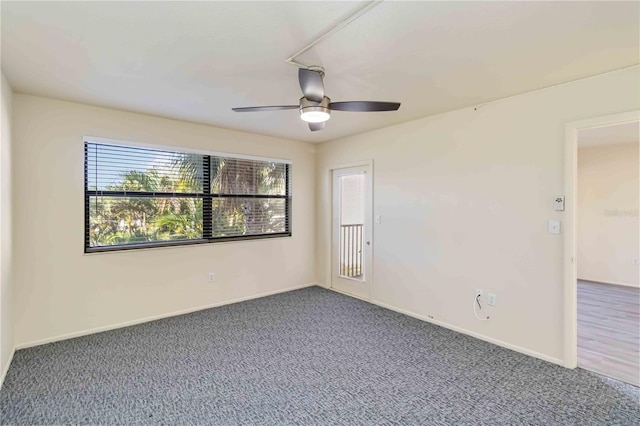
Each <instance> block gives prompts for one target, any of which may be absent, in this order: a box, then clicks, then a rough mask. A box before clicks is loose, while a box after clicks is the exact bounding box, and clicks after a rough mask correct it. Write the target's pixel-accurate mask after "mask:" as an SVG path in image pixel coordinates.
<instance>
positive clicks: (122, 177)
mask: <svg viewBox="0 0 640 426" xmlns="http://www.w3.org/2000/svg"><path fill="white" fill-rule="evenodd" d="M84 170H85V173H84V178H85V179H84V185H85V197H84V198H85V207H84V208H85V252H86V253H90V252H98V251H111V250H124V249H133V248H147V247H158V246H168V245H184V244H200V243H211V242H217V241H229V240H238V239H254V238H269V237H282V236H291V165H290V164H288V163H286V162H283V161H276V160H267V159H246V158H238V157H234V156H232V155H229V156H227V155H222V156H221V155H204V154H198V153H189V152H177V151H165V150H156V149H148V148H141V147H133V146H121V145H115V144H103V143H94V142H85V145H84Z"/></svg>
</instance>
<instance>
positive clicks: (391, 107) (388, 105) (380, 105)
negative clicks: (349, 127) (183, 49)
mask: <svg viewBox="0 0 640 426" xmlns="http://www.w3.org/2000/svg"><path fill="white" fill-rule="evenodd" d="M329 108H331V109H332V110H335V111H351V112H374V111H397V110H398V108H400V102H376V101H348V102H331V103H330V104H329Z"/></svg>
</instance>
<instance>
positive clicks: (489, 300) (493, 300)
mask: <svg viewBox="0 0 640 426" xmlns="http://www.w3.org/2000/svg"><path fill="white" fill-rule="evenodd" d="M487 303H488V304H489V306H496V295H495V293H489V294H488V297H487Z"/></svg>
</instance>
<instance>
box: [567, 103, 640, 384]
mask: <svg viewBox="0 0 640 426" xmlns="http://www.w3.org/2000/svg"><path fill="white" fill-rule="evenodd" d="M639 130H640V114H638V112H630V113H624V114H618V115H615V116H608V117H601V118H594V119H589V120H583V121H581V122H576V123H570V124H569V125H567V141H568V145H567V148H568V152H567V161H568V163H567V171H568V175H567V183H568V185H567V191H566V194H567V201H568V203H567V207H569V208H568V209H567V210H568V211H567V218H566V220H567V226H566V229H567V232H566V236H565V238H566V239H565V242H566V245H565V248H566V256H567V260H568V263H567V265H568V267H567V270H566V272H567V274H566V276H565V279H566V288H567V293H566V295H567V298H566V305H565V309H566V312H567V323H566V332H567V334H566V344H567V346H566V349H565V351H566V353H565V364H566V365H567V367H570V368H574V367H576V366H577V367H580V368H583V369H586V370H590V371H593V372H595V373H598V374H601V375H604V376H607V377H611V378H614V379H618V380H621V381H624V382H626V383H630V384H633V385H635V386H640V365H639V364H638V359H640V332H639V331H640V270H639V267H638V263H639V260H638V257H639V256H640V254H639V250H640V248H639V246H640V238H639V234H640V217H639V214H638V203H639V196H640V183H639V177H640V152H639V144H640V141H639Z"/></svg>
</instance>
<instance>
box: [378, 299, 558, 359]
mask: <svg viewBox="0 0 640 426" xmlns="http://www.w3.org/2000/svg"><path fill="white" fill-rule="evenodd" d="M370 303H372V304H374V305H377V306H380V307H382V308H385V309H389V310H392V311H395V312H399V313H401V314H404V315H408V316H410V317H413V318H417V319H419V320H422V321H426V322H430V323H432V324H435V325H439V326H441V327H444V328H448V329H449V330H453V331H456V332H458V333H462V334H466V335H468V336H471V337H475V338H476V339H480V340H484V341H485V342H489V343H493V344H494V345H497V346H502V347H503V348H507V349H511V350H512V351H516V352H520V353H522V354H525V355H529V356H532V357H534V358H538V359H541V360H543V361H548V362H551V363H553V364H558V365H561V366H563V367H564V366H565V363H564V360H562V359H560V358H555V357H552V356H548V355H545V354H542V353H540V352H536V351H532V350H531V349H527V348H523V347H522V346H518V345H513V344H511V343H507V342H504V341H502V340H498V339H494V338H493V337H488V336H485V335H484V334H480V333H476V332H475V331H470V330H467V329H465V328H462V327H458V326H455V325H451V324H448V323H446V322H443V321H438V320H434V319H431V318H428V317H425V316H422V315H419V314H416V313H413V312H410V311H407V310H404V309H400V308H396V307H394V306H391V305H387V304H386V303H382V302H378V301H376V300H371V301H370Z"/></svg>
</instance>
